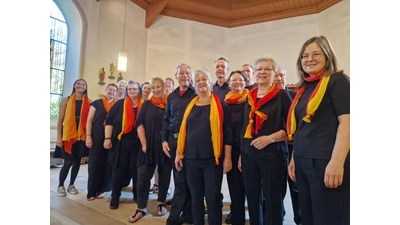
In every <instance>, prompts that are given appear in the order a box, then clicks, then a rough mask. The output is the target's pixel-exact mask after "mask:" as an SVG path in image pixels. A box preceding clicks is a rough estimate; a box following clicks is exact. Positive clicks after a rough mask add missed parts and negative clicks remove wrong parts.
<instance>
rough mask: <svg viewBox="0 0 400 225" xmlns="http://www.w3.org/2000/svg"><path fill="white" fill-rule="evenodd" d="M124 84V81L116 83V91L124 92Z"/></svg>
mask: <svg viewBox="0 0 400 225" xmlns="http://www.w3.org/2000/svg"><path fill="white" fill-rule="evenodd" d="M125 86H126V83H125V82H121V83H120V84H119V85H118V93H124V92H125Z"/></svg>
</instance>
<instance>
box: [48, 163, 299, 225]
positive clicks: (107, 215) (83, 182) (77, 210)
mask: <svg viewBox="0 0 400 225" xmlns="http://www.w3.org/2000/svg"><path fill="white" fill-rule="evenodd" d="M59 171H60V168H57V167H56V168H50V224H52V225H55V224H68V225H74V224H80V225H91V224H96V225H103V224H104V225H114V224H131V223H129V222H128V217H129V216H130V215H131V214H132V213H133V212H134V211H135V210H136V209H137V205H136V204H135V203H133V201H132V192H131V189H130V187H126V188H124V189H123V190H122V195H121V198H120V206H119V208H118V209H117V210H111V209H109V204H110V199H111V197H110V195H111V192H106V197H105V198H104V199H96V200H94V201H87V200H86V188H87V176H88V174H87V164H84V165H81V168H80V171H79V174H78V177H77V179H76V181H75V186H76V188H77V189H78V191H79V193H78V194H76V195H71V194H69V193H67V196H66V197H58V196H57V186H58V176H59ZM68 183H69V175H68V178H67V180H66V181H65V184H66V185H67V184H68ZM152 183H153V182H152ZM173 187H174V186H173V182H171V188H172V190H173ZM222 193H223V194H224V207H223V221H225V218H226V216H227V215H228V213H229V204H230V197H229V192H228V187H227V183H226V176H224V181H223V184H222ZM156 195H157V194H151V195H150V196H149V202H148V207H147V212H148V214H147V215H146V216H145V217H143V218H142V219H141V220H139V221H138V222H136V223H135V224H137V225H161V224H163V225H165V223H166V220H167V218H168V215H169V213H167V214H166V215H165V216H162V217H158V216H157V215H156V204H157V202H156ZM284 202H285V209H286V216H285V221H284V223H283V225H293V224H295V223H294V222H293V212H292V207H291V201H290V194H289V192H287V195H286V198H285V201H284ZM169 208H170V207H169V206H168V210H169ZM246 217H247V219H248V214H247V213H246ZM206 224H207V220H206ZM247 224H250V223H249V221H248V220H247V221H246V225H247Z"/></svg>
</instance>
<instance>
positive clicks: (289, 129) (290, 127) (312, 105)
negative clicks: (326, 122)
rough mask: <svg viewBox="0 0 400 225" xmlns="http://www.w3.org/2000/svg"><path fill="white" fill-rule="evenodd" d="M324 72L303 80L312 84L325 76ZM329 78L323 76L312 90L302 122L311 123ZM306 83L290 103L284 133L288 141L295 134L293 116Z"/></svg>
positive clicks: (294, 119)
mask: <svg viewBox="0 0 400 225" xmlns="http://www.w3.org/2000/svg"><path fill="white" fill-rule="evenodd" d="M325 72H326V71H325V70H322V71H321V72H319V73H317V74H315V75H314V76H312V77H310V76H308V77H305V78H304V80H306V81H308V82H313V81H316V80H318V79H320V78H321V77H322V75H324V74H325ZM330 78H331V76H330V75H329V76H324V77H323V78H322V79H321V80H320V81H319V82H318V84H317V87H316V88H315V89H314V91H313V93H312V94H311V96H310V98H309V99H308V103H307V108H306V113H307V114H306V115H305V116H304V117H303V121H304V122H306V123H311V117H312V116H314V114H315V111H317V109H318V107H319V104H320V103H321V101H322V98H323V97H324V95H325V92H326V88H327V86H328V83H329V80H330ZM307 84H308V83H305V84H303V85H302V86H301V88H300V90H299V91H298V92H297V94H296V96H295V97H294V99H293V101H292V105H291V106H290V108H289V114H288V118H287V123H286V133H287V134H288V140H289V141H293V135H294V133H295V132H296V116H295V108H296V106H297V103H298V102H299V99H300V97H301V96H302V95H303V93H304V91H305V90H306V87H307Z"/></svg>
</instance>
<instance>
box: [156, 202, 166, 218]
mask: <svg viewBox="0 0 400 225" xmlns="http://www.w3.org/2000/svg"><path fill="white" fill-rule="evenodd" d="M157 209H158V210H157V215H158V216H164V215H165V214H167V212H168V210H167V206H166V205H165V204H159V205H157Z"/></svg>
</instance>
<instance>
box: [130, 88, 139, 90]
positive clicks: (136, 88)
mask: <svg viewBox="0 0 400 225" xmlns="http://www.w3.org/2000/svg"><path fill="white" fill-rule="evenodd" d="M137 90H139V88H128V91H137Z"/></svg>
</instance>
